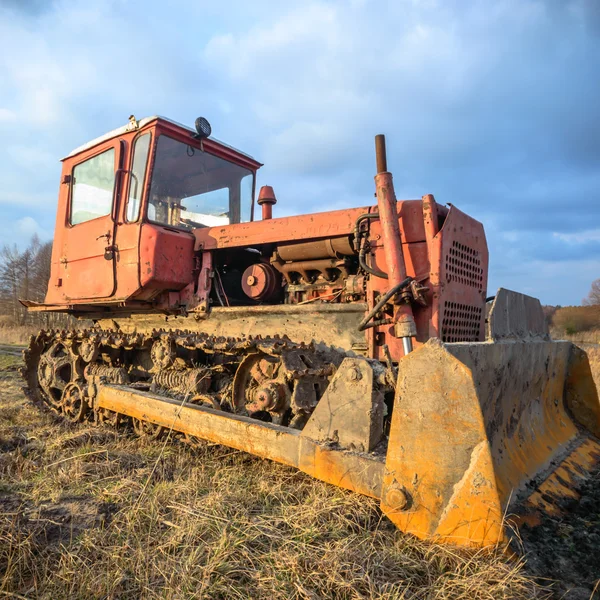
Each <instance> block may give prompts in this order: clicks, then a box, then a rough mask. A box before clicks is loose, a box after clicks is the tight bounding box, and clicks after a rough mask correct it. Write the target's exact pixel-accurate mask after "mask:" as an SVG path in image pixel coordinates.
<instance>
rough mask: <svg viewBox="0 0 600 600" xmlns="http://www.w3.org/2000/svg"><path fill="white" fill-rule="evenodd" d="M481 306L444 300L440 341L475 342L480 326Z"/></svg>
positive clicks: (477, 338)
mask: <svg viewBox="0 0 600 600" xmlns="http://www.w3.org/2000/svg"><path fill="white" fill-rule="evenodd" d="M481 312H482V309H481V307H478V306H471V305H469V304H461V303H460V302H446V303H445V304H444V312H443V313H442V314H443V318H442V341H444V342H477V341H478V340H479V328H480V327H481Z"/></svg>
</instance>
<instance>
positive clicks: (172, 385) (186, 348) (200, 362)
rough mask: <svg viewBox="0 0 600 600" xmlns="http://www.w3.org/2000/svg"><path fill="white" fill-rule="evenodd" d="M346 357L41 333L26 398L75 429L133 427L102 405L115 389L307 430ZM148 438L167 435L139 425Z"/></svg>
mask: <svg viewBox="0 0 600 600" xmlns="http://www.w3.org/2000/svg"><path fill="white" fill-rule="evenodd" d="M344 356H345V354H344V353H343V352H339V351H337V350H333V349H331V348H326V347H323V346H316V345H314V344H297V343H294V342H292V341H291V340H289V339H288V338H285V337H278V336H275V337H267V338H263V337H242V338H225V337H215V336H210V335H207V334H203V333H195V332H191V331H186V330H174V331H165V330H158V331H153V332H152V333H150V334H137V333H131V334H127V333H122V332H119V331H109V330H103V329H89V330H80V331H73V330H57V331H55V330H53V331H40V332H39V333H38V334H37V335H36V336H32V338H31V340H30V343H29V346H28V347H27V348H26V349H25V350H24V351H23V357H24V362H25V366H24V368H23V375H24V377H25V380H26V392H27V394H28V395H29V397H30V398H31V399H32V400H34V401H36V402H37V403H42V404H44V405H46V406H48V407H49V408H51V409H52V410H54V411H56V412H58V413H61V414H63V415H64V416H66V417H67V418H68V419H70V420H71V421H74V422H79V421H85V420H88V421H89V420H91V421H94V422H96V423H100V422H105V423H110V424H113V425H119V424H121V423H125V422H127V423H129V422H130V420H129V419H128V418H125V417H124V416H122V415H118V414H114V413H109V412H107V411H105V410H103V409H100V408H98V407H97V406H96V402H95V398H96V394H97V389H98V386H99V385H101V384H102V383H113V384H121V385H126V386H130V387H132V388H134V389H138V390H139V389H142V390H149V391H152V392H155V393H158V394H161V395H164V396H167V397H171V398H180V399H182V400H186V401H187V402H192V403H201V404H205V405H207V406H210V407H211V408H214V409H218V410H223V411H226V412H231V413H236V414H242V415H246V416H250V417H253V418H256V419H260V420H263V421H270V422H273V423H277V424H281V425H287V426H290V427H294V428H302V427H303V425H304V423H305V422H306V420H307V418H308V417H309V416H310V414H311V412H312V410H313V409H314V407H315V406H316V405H317V403H318V401H319V399H320V398H321V396H322V395H323V393H324V391H325V389H326V388H327V386H328V384H329V380H330V378H331V377H332V376H333V374H334V373H335V371H336V369H337V367H338V366H339V364H340V363H341V361H342V359H343V358H344ZM132 426H133V429H134V430H135V431H136V433H138V434H140V435H147V436H150V437H160V435H162V433H163V431H162V428H160V427H158V426H156V425H153V424H151V423H147V422H143V421H136V420H134V421H133V423H132Z"/></svg>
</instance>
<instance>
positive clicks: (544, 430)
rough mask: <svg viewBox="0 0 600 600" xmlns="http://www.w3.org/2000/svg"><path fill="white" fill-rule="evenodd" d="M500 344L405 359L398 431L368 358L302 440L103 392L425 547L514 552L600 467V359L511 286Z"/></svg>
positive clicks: (435, 344)
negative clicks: (296, 473)
mask: <svg viewBox="0 0 600 600" xmlns="http://www.w3.org/2000/svg"><path fill="white" fill-rule="evenodd" d="M488 337H489V339H488V341H486V342H481V343H454V344H443V343H441V342H440V341H438V340H435V339H434V340H430V341H429V342H428V343H427V344H425V345H424V346H422V347H420V348H419V349H417V350H415V351H414V352H412V353H410V354H409V355H408V356H406V357H405V358H403V359H402V360H401V361H400V364H399V366H398V367H399V368H398V370H399V374H398V380H397V385H396V393H395V400H394V405H393V412H392V415H391V421H390V429H389V434H388V435H386V433H385V432H384V413H385V404H384V401H383V396H382V394H381V393H380V392H379V391H378V384H377V382H378V381H380V380H381V377H382V373H381V369H382V367H381V365H380V364H379V363H376V362H375V361H370V360H368V359H365V358H358V357H357V358H345V359H344V360H343V362H342V363H341V365H340V367H339V368H338V370H337V372H336V373H335V375H334V376H333V377H332V380H331V382H330V384H329V387H328V388H327V390H326V392H325V394H324V396H323V397H322V399H321V400H320V402H319V404H318V405H317V407H316V409H315V410H314V412H313V413H312V415H311V417H310V418H309V420H308V422H307V423H306V425H305V427H304V428H303V429H302V430H301V431H300V430H295V429H291V428H288V427H283V426H280V425H275V424H271V423H264V422H261V421H257V420H255V419H251V418H248V417H244V416H239V415H232V414H229V413H224V412H222V411H218V410H214V409H211V408H207V407H204V406H198V405H195V404H188V403H185V402H181V401H178V400H174V399H169V398H165V397H161V396H157V395H154V394H152V393H148V392H140V391H134V390H132V389H131V388H128V387H126V386H119V385H111V384H100V385H99V386H98V393H97V395H96V398H95V400H94V402H95V404H96V407H99V408H105V409H109V410H111V411H115V412H119V413H123V414H127V415H130V416H132V417H135V418H138V419H143V420H147V421H150V422H152V423H156V424H159V425H163V426H165V427H167V428H173V429H174V430H177V431H182V432H185V433H187V434H190V435H193V436H196V437H199V438H204V439H207V440H210V441H213V442H217V443H221V444H225V445H227V446H231V447H233V448H238V449H240V450H244V451H246V452H250V453H252V454H256V455H258V456H261V457H264V458H268V459H271V460H274V461H277V462H280V463H283V464H286V465H290V466H293V467H295V468H297V469H300V470H302V471H304V472H305V473H308V474H309V475H311V476H313V477H316V478H317V479H320V480H322V481H326V482H329V483H332V484H334V485H337V486H340V487H343V488H347V489H349V490H354V491H356V492H359V493H362V494H365V495H367V496H371V497H374V498H378V499H380V501H381V508H382V510H383V512H384V513H385V514H386V515H387V516H388V517H389V518H390V520H391V521H393V522H394V523H395V524H396V525H397V526H398V527H399V528H400V529H401V530H402V531H405V532H408V533H411V534H414V535H416V536H418V537H420V538H427V539H434V540H437V541H445V542H449V543H453V544H459V545H470V546H489V545H496V544H503V543H505V542H507V541H508V540H509V538H510V533H511V527H513V525H518V524H519V523H520V522H523V521H527V522H528V523H529V524H535V523H536V520H537V519H538V518H539V515H540V514H542V513H545V512H546V513H547V512H550V513H554V512H557V511H560V509H561V503H562V502H563V501H564V500H566V499H571V498H573V497H576V495H577V488H578V486H579V484H580V482H581V480H582V479H584V478H585V477H586V475H587V474H588V473H589V472H590V471H591V470H593V469H595V468H597V466H598V464H599V463H600V440H599V437H600V403H599V400H598V383H599V375H600V372H599V371H600V369H599V367H600V352H599V351H598V350H596V349H585V350H584V349H580V348H578V347H576V346H574V345H573V344H571V343H569V342H553V341H549V339H548V336H547V332H546V330H545V326H544V325H543V315H541V307H540V306H539V302H538V301H537V300H534V299H532V298H529V297H527V296H523V295H521V294H515V293H513V292H507V291H506V290H500V292H499V293H498V295H497V297H496V300H495V302H494V305H493V307H492V311H491V314H490V317H489V336H488ZM594 377H595V378H596V379H595V380H594Z"/></svg>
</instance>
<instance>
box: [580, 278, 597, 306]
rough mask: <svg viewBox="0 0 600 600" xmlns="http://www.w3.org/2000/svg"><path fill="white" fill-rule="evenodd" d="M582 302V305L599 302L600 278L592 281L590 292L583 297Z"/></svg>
mask: <svg viewBox="0 0 600 600" xmlns="http://www.w3.org/2000/svg"><path fill="white" fill-rule="evenodd" d="M582 304H583V305H584V306H592V305H594V304H600V279H596V280H595V281H593V282H592V287H591V289H590V293H589V294H588V295H587V296H586V297H585V298H584V299H583V301H582Z"/></svg>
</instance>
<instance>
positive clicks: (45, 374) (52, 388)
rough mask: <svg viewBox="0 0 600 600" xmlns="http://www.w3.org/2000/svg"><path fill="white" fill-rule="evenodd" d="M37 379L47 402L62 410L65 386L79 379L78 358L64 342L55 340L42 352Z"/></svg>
mask: <svg viewBox="0 0 600 600" xmlns="http://www.w3.org/2000/svg"><path fill="white" fill-rule="evenodd" d="M37 379H38V384H39V386H40V388H41V390H42V392H43V394H44V396H45V400H46V402H47V403H48V404H49V405H50V406H51V407H52V408H54V409H55V410H61V405H62V399H63V393H64V391H65V388H66V387H67V385H68V384H70V383H72V382H74V381H76V380H78V379H79V366H78V360H77V358H76V357H75V356H74V355H73V353H72V352H71V350H70V349H69V348H68V347H67V346H66V345H65V344H64V343H63V342H54V343H53V344H52V345H51V346H50V348H48V350H46V351H45V352H44V353H42V355H41V356H40V359H39V362H38V365H37Z"/></svg>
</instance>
